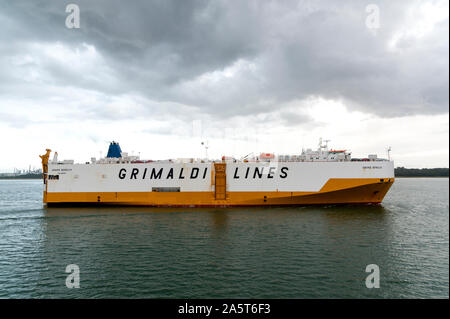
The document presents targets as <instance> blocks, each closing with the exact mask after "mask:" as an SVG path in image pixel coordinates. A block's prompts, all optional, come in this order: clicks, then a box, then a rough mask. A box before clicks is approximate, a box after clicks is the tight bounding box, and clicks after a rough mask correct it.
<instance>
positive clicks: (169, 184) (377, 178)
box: [40, 140, 394, 207]
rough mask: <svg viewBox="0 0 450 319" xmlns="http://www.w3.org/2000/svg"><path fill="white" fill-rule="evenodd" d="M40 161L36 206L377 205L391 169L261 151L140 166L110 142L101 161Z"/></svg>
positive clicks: (345, 157)
mask: <svg viewBox="0 0 450 319" xmlns="http://www.w3.org/2000/svg"><path fill="white" fill-rule="evenodd" d="M50 154H51V150H50V149H47V150H46V154H45V155H40V157H41V159H42V166H43V181H44V191H43V202H44V203H46V204H47V205H52V204H76V203H84V204H106V205H144V206H190V207H195V206H221V207H224V206H270V205H276V206H278V205H314V204H347V203H381V201H382V200H383V198H384V196H385V195H386V193H387V192H388V190H389V188H390V187H391V185H392V183H393V182H394V163H393V161H391V160H390V159H381V158H378V157H377V156H376V155H369V156H368V157H367V158H363V159H355V158H351V153H350V152H349V151H347V150H333V149H330V150H329V149H328V142H326V143H325V144H323V143H322V140H321V141H320V143H319V146H318V149H317V150H316V151H313V150H311V149H306V150H302V152H301V154H300V155H279V156H276V155H275V154H273V153H261V154H259V155H257V156H256V155H251V156H250V155H249V156H246V157H244V158H241V159H235V158H232V157H225V156H223V157H222V159H220V160H209V159H207V158H204V159H194V158H188V159H186V158H185V159H168V160H155V161H153V160H141V159H140V157H139V156H130V155H128V153H126V152H122V150H121V148H120V146H119V143H117V142H111V143H110V145H109V150H108V154H107V156H106V157H104V158H100V159H98V160H97V159H96V158H91V161H90V162H86V163H84V164H76V163H74V161H73V160H63V161H60V160H58V153H56V152H55V153H54V156H53V159H52V160H50V159H49V158H50Z"/></svg>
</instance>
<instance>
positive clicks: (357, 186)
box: [44, 178, 394, 207]
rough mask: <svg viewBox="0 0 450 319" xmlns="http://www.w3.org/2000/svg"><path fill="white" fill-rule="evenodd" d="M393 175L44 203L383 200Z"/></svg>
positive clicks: (76, 196)
mask: <svg viewBox="0 0 450 319" xmlns="http://www.w3.org/2000/svg"><path fill="white" fill-rule="evenodd" d="M393 183H394V178H386V179H378V178H365V179H337V178H334V179H330V180H329V181H328V182H327V183H326V184H325V185H324V186H323V187H322V189H321V190H320V191H318V192H278V191H276V192H232V191H231V192H226V197H225V199H216V198H217V196H216V194H215V192H44V203H47V204H48V205H52V204H63V203H64V204H73V203H78V204H105V205H133V206H169V207H176V206H190V207H192V206H194V207H195V206H198V207H201V206H209V207H211V206H221V207H223V206H285V205H288V206H296V205H326V204H350V203H358V204H363V203H381V201H382V200H383V198H384V196H385V195H386V193H387V192H388V190H389V188H390V187H391V186H392V184H393Z"/></svg>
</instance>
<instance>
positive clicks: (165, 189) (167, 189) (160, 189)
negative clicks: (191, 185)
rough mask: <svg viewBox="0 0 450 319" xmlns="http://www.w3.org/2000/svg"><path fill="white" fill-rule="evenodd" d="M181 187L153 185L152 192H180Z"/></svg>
mask: <svg viewBox="0 0 450 319" xmlns="http://www.w3.org/2000/svg"><path fill="white" fill-rule="evenodd" d="M179 191H180V187H152V192H161V193H163V192H179Z"/></svg>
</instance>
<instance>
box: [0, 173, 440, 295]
mask: <svg viewBox="0 0 450 319" xmlns="http://www.w3.org/2000/svg"><path fill="white" fill-rule="evenodd" d="M69 264H76V265H77V266H78V267H79V270H80V274H79V275H80V288H78V289H77V288H72V289H69V288H67V287H66V278H67V276H68V275H69V274H68V273H66V272H65V271H66V266H67V265H69ZM370 264H375V265H377V266H378V267H379V275H380V288H372V289H369V288H367V287H366V277H367V276H368V275H370V273H367V272H366V266H367V265H370ZM448 297H449V180H448V178H398V179H397V180H396V181H395V183H394V185H393V187H392V188H391V190H390V191H389V193H388V195H387V196H386V198H385V200H384V202H383V204H382V205H372V206H366V205H363V206H360V205H349V206H321V207H295V208H236V209H225V208H224V209H222V208H220V209H216V208H209V209H195V208H185V209H182V208H177V209H170V208H145V207H141V208H133V207H112V208H111V207H110V208H108V207H106V208H105V207H91V208H88V207H84V208H45V207H44V206H43V205H42V181H40V180H0V298H448Z"/></svg>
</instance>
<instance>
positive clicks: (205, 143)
mask: <svg viewBox="0 0 450 319" xmlns="http://www.w3.org/2000/svg"><path fill="white" fill-rule="evenodd" d="M201 144H202V145H203V146H205V158H206V159H208V148H209V144H208V141H206V142H202V143H201Z"/></svg>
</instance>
